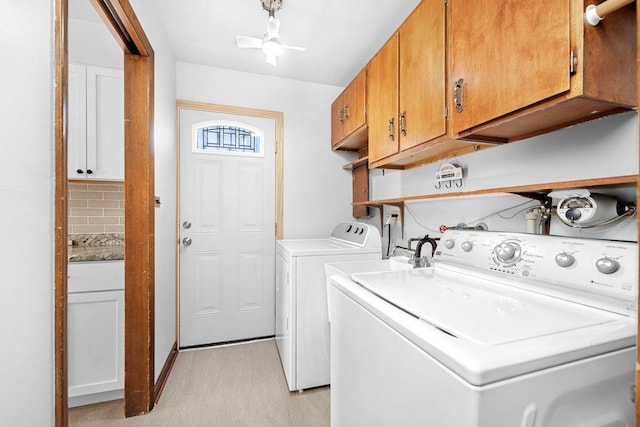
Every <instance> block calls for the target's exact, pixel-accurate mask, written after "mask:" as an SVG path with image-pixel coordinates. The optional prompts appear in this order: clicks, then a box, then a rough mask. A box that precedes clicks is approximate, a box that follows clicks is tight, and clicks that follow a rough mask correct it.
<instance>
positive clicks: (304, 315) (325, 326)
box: [276, 222, 382, 390]
mask: <svg viewBox="0 0 640 427" xmlns="http://www.w3.org/2000/svg"><path fill="white" fill-rule="evenodd" d="M381 258H382V249H381V241H380V233H379V231H378V229H377V228H376V227H375V226H372V225H369V224H365V223H361V222H345V223H341V224H338V225H337V226H336V227H335V228H334V230H333V232H332V233H331V236H329V237H327V238H324V239H291V240H278V241H277V242H276V344H277V346H278V352H279V354H280V360H281V361H282V367H283V369H284V373H285V376H286V378H287V384H288V386H289V390H304V389H308V388H312V387H318V386H323V385H327V384H329V374H330V368H329V363H330V362H329V360H330V356H329V355H330V353H329V322H328V317H327V290H326V284H325V273H324V264H325V263H330V262H337V261H359V260H373V259H381Z"/></svg>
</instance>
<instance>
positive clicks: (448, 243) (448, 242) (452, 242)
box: [444, 239, 456, 249]
mask: <svg viewBox="0 0 640 427" xmlns="http://www.w3.org/2000/svg"><path fill="white" fill-rule="evenodd" d="M455 245H456V241H455V240H453V239H447V240H445V241H444V246H445V247H446V248H447V249H453V247H454V246H455Z"/></svg>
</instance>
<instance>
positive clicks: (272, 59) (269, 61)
mask: <svg viewBox="0 0 640 427" xmlns="http://www.w3.org/2000/svg"><path fill="white" fill-rule="evenodd" d="M267 64H269V65H273V66H274V67H275V66H276V56H275V55H267Z"/></svg>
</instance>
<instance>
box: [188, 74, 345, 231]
mask: <svg viewBox="0 0 640 427" xmlns="http://www.w3.org/2000/svg"><path fill="white" fill-rule="evenodd" d="M265 66H267V65H265ZM341 91H342V88H339V87H335V86H327V85H320V84H314V83H307V82H302V81H297V80H289V79H282V78H277V77H268V76H262V75H258V74H250V73H243V72H238V71H231V70H224V69H220V68H213V67H207V66H201V65H194V64H187V63H182V62H178V64H177V97H178V99H181V100H187V101H200V102H208V103H213V104H224V105H232V106H237V107H247V108H258V109H264V110H274V111H281V112H283V113H284V220H283V221H284V238H286V239H293V238H311V237H326V236H328V235H329V233H330V232H331V230H332V229H333V227H334V226H335V224H336V223H338V222H340V221H345V220H350V219H352V216H351V172H350V171H345V170H342V166H343V165H344V164H347V163H349V162H350V161H352V160H353V158H354V156H353V154H345V153H334V152H332V151H331V149H330V144H331V143H330V141H331V120H330V107H331V103H332V102H333V100H334V99H335V98H336V96H338V94H340V92H341Z"/></svg>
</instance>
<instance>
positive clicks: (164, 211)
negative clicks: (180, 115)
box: [131, 0, 177, 379]
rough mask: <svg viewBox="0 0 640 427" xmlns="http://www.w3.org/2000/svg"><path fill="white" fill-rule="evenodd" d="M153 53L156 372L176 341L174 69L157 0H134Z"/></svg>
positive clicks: (133, 2) (158, 372)
mask: <svg viewBox="0 0 640 427" xmlns="http://www.w3.org/2000/svg"><path fill="white" fill-rule="evenodd" d="M131 5H132V6H133V9H134V11H135V12H136V15H137V16H138V19H139V20H140V22H141V24H142V26H143V27H144V30H145V33H146V34H147V37H148V38H149V41H150V42H151V45H152V46H153V50H154V53H155V89H154V90H155V93H154V97H155V111H154V115H155V119H154V120H155V122H154V133H153V136H154V149H155V152H154V157H155V194H156V196H159V197H160V201H161V207H160V208H157V209H156V210H155V216H156V217H155V224H156V226H155V264H156V268H155V284H156V286H155V377H156V379H157V378H158V375H159V374H160V371H161V370H162V367H163V365H164V363H165V361H166V360H167V356H168V355H169V352H170V351H171V347H172V346H173V344H174V343H175V342H176V310H175V307H176V241H177V237H176V156H177V154H176V153H177V151H176V145H175V140H176V136H175V135H176V134H175V121H176V110H175V108H176V95H175V94H176V73H175V69H176V68H175V64H176V63H175V59H174V57H173V53H172V52H171V50H170V48H169V46H168V43H167V40H166V39H165V38H164V34H163V32H162V28H160V26H159V24H158V21H157V19H156V16H155V14H154V7H156V6H154V4H153V3H150V2H148V1H141V0H135V1H131Z"/></svg>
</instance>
